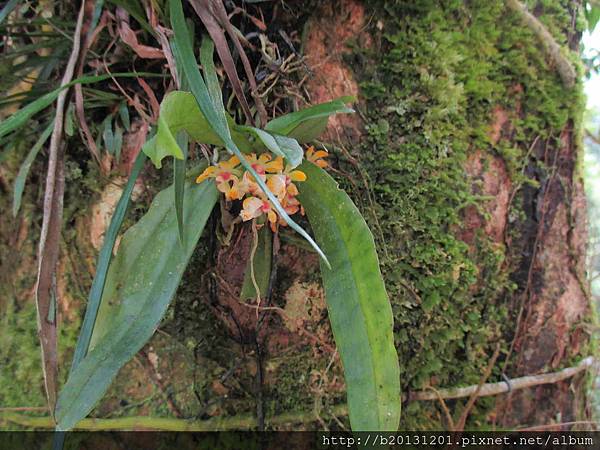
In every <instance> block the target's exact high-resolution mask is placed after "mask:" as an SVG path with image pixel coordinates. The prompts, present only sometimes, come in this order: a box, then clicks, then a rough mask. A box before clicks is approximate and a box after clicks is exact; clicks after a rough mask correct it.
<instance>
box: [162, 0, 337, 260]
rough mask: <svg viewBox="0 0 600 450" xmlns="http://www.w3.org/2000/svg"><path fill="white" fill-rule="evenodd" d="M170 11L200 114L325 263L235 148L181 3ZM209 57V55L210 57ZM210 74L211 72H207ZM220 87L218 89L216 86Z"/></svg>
mask: <svg viewBox="0 0 600 450" xmlns="http://www.w3.org/2000/svg"><path fill="white" fill-rule="evenodd" d="M169 5H170V14H171V28H172V29H173V33H174V35H175V43H176V45H175V46H174V50H176V51H177V52H179V54H178V55H177V56H176V58H177V59H178V60H179V61H181V62H182V63H183V69H184V72H185V75H186V77H187V79H188V82H189V83H190V87H191V89H192V94H194V97H195V98H196V102H197V103H198V106H199V108H200V110H201V111H202V114H204V117H206V120H207V122H208V123H209V124H210V126H211V127H212V128H213V130H214V131H215V132H216V133H217V134H218V135H219V137H220V138H221V140H222V141H223V143H224V144H225V148H227V150H228V151H229V152H230V153H232V154H234V155H235V156H237V157H238V158H239V160H240V163H241V165H242V166H243V167H244V168H245V169H246V170H247V171H248V172H250V174H251V175H252V176H253V177H254V179H255V180H256V183H257V184H258V186H259V187H260V188H261V190H262V191H263V192H264V193H265V195H266V196H267V198H268V199H269V201H270V202H271V203H272V204H273V206H274V207H275V210H276V211H277V213H278V214H279V216H280V217H281V218H282V219H283V220H285V221H286V222H287V224H288V225H289V226H290V228H292V229H294V230H295V231H296V232H297V233H299V234H300V235H301V236H302V237H303V238H304V239H306V240H307V241H308V242H309V243H310V245H312V246H313V248H314V249H315V250H316V251H317V253H319V255H320V256H321V258H323V260H324V261H325V263H326V264H327V265H329V261H327V257H326V256H325V253H323V251H322V250H321V249H320V248H319V246H318V245H317V244H316V243H315V241H314V240H313V238H311V237H310V235H309V234H308V233H307V232H306V231H304V230H303V229H302V228H301V227H300V226H299V225H298V224H297V223H296V222H294V221H293V220H292V219H291V218H290V216H289V215H288V214H287V213H286V212H285V210H284V209H283V207H282V206H281V203H279V200H277V198H276V197H275V195H273V193H272V192H271V191H270V190H269V188H268V187H267V184H266V183H265V182H264V181H263V179H262V178H261V177H259V176H258V174H257V173H256V171H255V170H254V169H253V168H252V166H251V165H250V163H249V162H248V161H247V160H246V158H244V155H242V152H241V151H240V149H239V148H238V147H237V145H236V144H235V142H234V141H233V139H232V136H231V133H230V130H229V124H228V123H227V120H226V113H225V107H224V105H223V104H219V105H215V103H213V102H214V100H215V99H217V98H218V97H219V96H220V95H221V94H220V93H219V94H217V93H216V92H214V93H212V94H209V92H208V88H207V86H206V84H205V83H204V80H203V79H202V75H200V71H199V70H198V64H197V63H196V57H195V56H194V51H193V50H192V45H191V43H190V40H189V35H188V33H187V31H186V30H187V28H186V24H185V20H184V18H183V7H182V5H181V0H171V1H170V3H169ZM212 47H213V45H212V44H211V45H206V46H202V50H203V53H205V54H206V55H204V56H202V58H203V61H205V62H206V64H205V66H204V69H205V70H209V69H211V68H212V69H213V70H214V66H213V65H212V64H211V62H209V61H208V59H209V57H208V55H207V53H208V52H209V51H212ZM210 59H212V55H211V56H210ZM211 76H212V75H211ZM210 86H211V88H213V89H216V86H214V83H212V82H211V85H210ZM219 90H220V88H219Z"/></svg>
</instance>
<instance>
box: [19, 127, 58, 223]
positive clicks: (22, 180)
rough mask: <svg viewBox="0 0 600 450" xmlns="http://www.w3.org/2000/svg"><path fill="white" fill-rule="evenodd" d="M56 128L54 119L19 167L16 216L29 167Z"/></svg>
mask: <svg viewBox="0 0 600 450" xmlns="http://www.w3.org/2000/svg"><path fill="white" fill-rule="evenodd" d="M53 129H54V121H52V122H50V124H49V125H48V126H47V127H46V129H45V130H44V131H43V132H42V134H41V136H40V137H39V139H38V140H37V141H36V142H35V144H33V147H31V150H29V153H28V154H27V156H26V157H25V160H24V161H23V164H21V167H20V168H19V173H18V174H17V177H16V178H15V187H14V191H13V216H14V217H16V216H17V214H18V213H19V209H20V208H21V199H22V198H23V190H24V189H25V182H26V181H27V175H29V169H30V168H31V164H33V161H34V160H35V158H36V157H37V155H38V153H39V152H40V150H41V149H42V147H43V146H44V144H45V143H46V141H47V140H48V138H49V137H50V135H51V134H52V130H53Z"/></svg>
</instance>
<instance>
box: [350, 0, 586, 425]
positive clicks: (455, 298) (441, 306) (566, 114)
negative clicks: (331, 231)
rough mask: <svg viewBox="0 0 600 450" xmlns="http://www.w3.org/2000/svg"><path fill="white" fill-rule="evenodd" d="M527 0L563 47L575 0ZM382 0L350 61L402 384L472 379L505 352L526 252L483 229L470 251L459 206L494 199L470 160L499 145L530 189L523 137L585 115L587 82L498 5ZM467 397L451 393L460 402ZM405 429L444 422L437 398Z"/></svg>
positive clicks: (514, 175) (556, 131) (417, 410)
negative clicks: (478, 186) (484, 191)
mask: <svg viewBox="0 0 600 450" xmlns="http://www.w3.org/2000/svg"><path fill="white" fill-rule="evenodd" d="M530 3H531V4H530V5H529V6H530V7H531V8H533V6H534V5H533V3H536V5H537V7H536V8H535V13H536V14H541V20H542V22H543V23H545V24H546V25H547V26H548V28H549V29H550V31H551V32H552V33H553V34H554V35H555V36H557V39H558V42H560V43H561V44H565V43H566V38H565V36H566V35H567V32H569V31H571V30H570V24H571V19H570V15H569V12H568V8H567V6H568V5H567V3H568V2H566V1H556V0H547V1H541V2H530ZM376 5H377V8H374V10H373V11H372V12H369V14H371V13H375V14H377V13H379V14H380V16H379V18H380V19H381V20H382V22H383V24H384V28H383V31H382V32H378V31H377V30H376V29H375V27H373V30H372V31H373V33H374V34H375V35H376V36H377V38H378V39H379V41H378V40H376V42H378V44H376V46H375V47H374V49H372V50H361V49H356V52H355V55H357V57H356V60H355V61H353V63H356V62H357V61H358V62H359V63H362V67H361V68H360V69H358V70H357V72H358V73H359V76H360V81H361V92H362V94H363V96H364V97H365V101H366V111H365V115H366V118H367V127H366V129H367V132H368V137H367V138H366V140H365V142H364V143H363V145H362V146H361V147H360V149H359V150H358V151H357V152H356V156H357V157H359V159H360V162H361V164H362V167H363V168H364V170H365V172H366V174H367V176H368V179H369V182H370V187H371V191H372V192H371V195H372V197H373V198H374V203H375V204H374V205H372V206H371V207H370V209H371V210H372V211H371V214H367V217H368V218H369V219H371V222H372V224H373V229H374V230H380V231H379V232H376V233H375V234H376V237H377V238H378V245H379V248H380V249H381V252H380V255H381V265H382V270H383V272H384V276H385V279H386V284H387V287H388V291H389V294H390V298H391V299H392V303H393V310H394V315H395V327H396V333H395V337H396V345H397V348H398V351H399V356H400V361H401V368H402V369H401V370H402V383H403V388H404V389H405V390H407V389H422V388H424V387H425V386H428V385H431V386H438V387H449V386H460V385H470V384H477V383H478V381H479V379H480V377H481V374H482V372H483V371H484V368H485V367H486V365H487V364H488V361H489V358H491V355H492V353H493V350H494V347H495V345H496V342H498V341H502V342H503V343H504V344H503V348H504V349H505V350H506V348H507V346H508V345H507V344H506V342H510V338H509V337H510V336H511V335H512V333H513V331H514V329H513V327H514V320H513V319H514V317H512V316H510V313H509V310H508V305H509V304H510V297H511V295H512V294H513V293H514V292H515V290H516V288H517V281H516V280H513V279H512V278H511V273H513V272H514V270H515V268H516V267H517V266H518V264H519V258H520V256H513V255H512V254H510V255H509V254H507V252H506V249H505V248H504V245H503V244H501V243H495V242H493V241H491V239H490V238H489V237H487V236H485V234H484V233H483V230H480V232H479V233H478V234H477V236H476V238H475V242H474V244H473V246H472V248H469V246H468V245H467V244H465V243H464V242H463V241H462V240H461V239H460V238H459V237H458V233H457V231H458V230H460V226H461V222H462V217H463V212H464V207H465V206H467V205H472V204H475V205H479V206H481V205H483V204H484V202H485V199H482V198H478V197H476V196H474V195H473V194H472V192H471V189H472V187H471V181H469V180H467V179H466V177H465V171H464V164H465V161H466V159H467V157H468V156H469V154H471V153H472V152H473V151H475V150H481V151H484V152H487V153H488V154H489V155H493V156H499V157H501V158H502V160H503V161H504V163H505V165H506V168H507V171H508V174H509V177H510V179H511V181H512V183H513V186H519V185H523V184H527V185H531V186H532V187H533V188H535V187H536V186H537V185H538V182H537V180H535V179H529V178H528V177H527V176H525V175H524V172H523V169H524V167H525V165H527V164H528V163H530V162H531V161H530V159H529V158H528V156H527V151H528V148H529V146H530V145H531V143H532V142H533V141H534V139H535V138H536V136H539V138H541V139H545V140H548V141H549V142H550V144H552V143H555V142H557V141H558V139H559V135H560V133H561V131H562V130H563V129H564V127H565V126H566V125H567V123H568V121H572V122H574V123H575V124H576V126H578V124H579V123H580V120H581V119H580V117H581V111H582V110H583V102H582V95H581V89H580V86H577V87H576V88H575V89H574V91H573V92H565V88H564V87H563V85H562V83H561V80H560V78H559V76H558V74H557V73H556V72H555V71H554V69H553V67H552V66H551V65H550V64H549V63H548V62H547V61H546V57H545V55H544V54H543V53H542V52H541V51H540V49H539V48H540V45H539V44H538V41H537V39H536V37H535V36H533V34H532V33H531V31H530V30H529V29H527V28H526V27H525V26H524V25H523V24H522V22H521V21H520V20H519V18H518V17H515V16H514V15H512V14H510V13H508V12H507V11H506V10H505V9H504V7H503V5H502V2H489V1H484V0H479V1H473V2H469V4H468V6H466V5H465V2H463V1H462V0H454V1H443V2H442V1H427V2H420V3H419V4H418V5H415V4H414V2H403V1H380V2H377V3H376ZM381 6H383V8H384V9H383V11H385V14H381V11H382V10H381V8H380V7H381ZM375 22H376V21H373V23H375ZM379 46H380V47H379ZM375 48H376V49H375ZM355 67H356V65H355ZM496 106H500V107H503V108H505V109H506V111H509V112H510V111H512V112H513V113H512V115H511V117H510V120H511V123H512V125H513V126H514V131H513V132H512V136H510V138H509V139H501V140H500V141H499V142H498V143H496V144H493V143H492V142H491V141H490V138H489V135H490V124H491V123H492V121H493V118H492V114H491V113H492V109H493V108H494V107H496ZM514 111H518V113H516V114H515V113H514ZM342 166H343V168H344V170H347V171H352V167H351V166H350V165H347V166H344V165H343V161H342ZM538 167H540V169H542V167H541V164H538ZM347 187H348V188H351V186H349V185H348V186H347ZM355 195H356V196H358V197H361V195H362V196H363V197H364V196H365V193H364V192H363V193H356V192H355ZM363 204H368V202H367V201H366V200H364V199H363ZM519 205H520V201H518V197H517V201H515V202H513V204H512V205H511V211H510V213H509V218H512V220H514V221H518V220H519V218H522V217H523V215H522V211H521V209H520V206H519ZM375 219H376V221H375ZM509 220H511V219H509ZM498 370H499V369H496V370H495V372H494V374H493V375H492V377H498V375H499V373H498ZM463 404H464V402H462V401H457V402H450V406H451V407H452V406H453V407H454V408H455V411H460V410H461V408H462V405H463ZM491 405H492V403H491V402H485V401H479V402H478V403H477V410H475V411H473V413H472V414H471V416H470V422H469V425H468V426H470V427H475V428H477V427H479V428H481V427H484V426H485V420H484V419H483V415H484V413H485V411H486V410H487V409H489V407H491ZM458 414H459V412H456V415H458ZM401 426H402V427H403V428H406V429H414V428H417V429H419V428H440V427H441V426H443V419H442V415H441V413H440V412H439V409H438V407H437V405H435V404H429V403H418V404H416V403H413V404H411V405H408V407H406V408H405V409H404V412H403V416H402V423H401Z"/></svg>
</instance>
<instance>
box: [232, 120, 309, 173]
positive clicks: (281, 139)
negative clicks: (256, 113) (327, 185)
mask: <svg viewBox="0 0 600 450" xmlns="http://www.w3.org/2000/svg"><path fill="white" fill-rule="evenodd" d="M238 128H239V129H240V130H243V131H248V132H250V133H252V134H254V135H255V136H256V137H257V138H259V139H260V140H261V142H262V143H263V144H265V147H267V148H268V149H269V150H270V151H271V152H273V153H275V154H276V155H279V156H282V157H283V158H285V159H286V160H287V161H288V162H289V164H290V165H291V166H292V167H296V166H298V165H299V164H300V163H301V162H302V158H303V156H304V152H303V150H302V147H300V144H298V141H297V140H296V139H293V138H290V137H286V136H280V135H277V134H271V133H268V132H266V131H264V130H261V129H260V128H255V127H238Z"/></svg>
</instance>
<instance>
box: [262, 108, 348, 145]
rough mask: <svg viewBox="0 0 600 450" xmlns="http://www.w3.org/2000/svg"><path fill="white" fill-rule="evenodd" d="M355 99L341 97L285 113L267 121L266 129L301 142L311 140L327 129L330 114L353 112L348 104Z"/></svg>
mask: <svg viewBox="0 0 600 450" xmlns="http://www.w3.org/2000/svg"><path fill="white" fill-rule="evenodd" d="M353 101H355V99H354V97H340V98H338V99H336V100H332V101H330V102H327V103H320V104H318V105H314V106H310V107H308V108H305V109H301V110H300V111H296V112H292V113H289V114H285V115H283V116H280V117H277V118H275V119H273V120H271V121H270V122H269V123H267V125H266V126H265V130H266V131H270V132H272V133H277V134H281V135H284V136H288V137H291V138H294V139H296V140H297V141H298V142H300V143H305V142H310V141H312V140H313V139H316V138H317V137H319V135H320V134H321V133H323V131H325V128H326V127H327V120H328V119H329V116H332V115H334V114H349V113H353V112H354V110H353V109H352V108H348V107H347V106H346V103H350V102H353Z"/></svg>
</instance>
